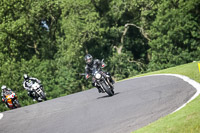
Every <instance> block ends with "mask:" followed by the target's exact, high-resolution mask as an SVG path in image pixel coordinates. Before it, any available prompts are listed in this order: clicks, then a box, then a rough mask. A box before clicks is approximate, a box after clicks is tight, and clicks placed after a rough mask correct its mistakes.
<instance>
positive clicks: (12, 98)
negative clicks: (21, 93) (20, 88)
mask: <svg viewBox="0 0 200 133" xmlns="http://www.w3.org/2000/svg"><path fill="white" fill-rule="evenodd" d="M5 96H6V99H7V106H8V108H10V109H14V108H19V107H21V105H20V104H19V101H18V99H17V95H16V94H15V93H14V92H12V91H7V92H6V93H5Z"/></svg>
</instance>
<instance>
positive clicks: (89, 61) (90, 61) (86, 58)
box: [85, 54, 93, 64]
mask: <svg viewBox="0 0 200 133" xmlns="http://www.w3.org/2000/svg"><path fill="white" fill-rule="evenodd" d="M92 61H93V57H92V55H90V54H87V55H86V56H85V62H86V64H91V63H92Z"/></svg>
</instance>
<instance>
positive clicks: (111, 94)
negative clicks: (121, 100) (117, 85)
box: [102, 83, 114, 96]
mask: <svg viewBox="0 0 200 133" xmlns="http://www.w3.org/2000/svg"><path fill="white" fill-rule="evenodd" d="M102 86H103V88H104V90H105V92H106V93H107V94H108V95H109V96H113V95H114V91H113V90H112V89H110V88H109V87H108V86H107V85H106V84H105V83H102Z"/></svg>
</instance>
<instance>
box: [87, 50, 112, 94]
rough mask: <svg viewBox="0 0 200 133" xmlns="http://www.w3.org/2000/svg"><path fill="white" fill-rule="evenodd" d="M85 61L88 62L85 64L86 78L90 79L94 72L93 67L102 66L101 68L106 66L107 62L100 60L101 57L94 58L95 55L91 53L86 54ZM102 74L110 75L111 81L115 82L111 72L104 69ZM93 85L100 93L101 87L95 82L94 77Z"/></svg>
mask: <svg viewBox="0 0 200 133" xmlns="http://www.w3.org/2000/svg"><path fill="white" fill-rule="evenodd" d="M85 62H86V66H85V73H86V75H85V78H86V79H88V78H89V77H90V75H91V74H92V70H93V68H100V69H101V68H104V67H105V63H104V62H102V61H100V60H99V59H94V60H93V57H92V55H90V54H87V55H86V56H85ZM102 74H103V75H104V76H106V77H108V78H109V80H110V82H111V83H112V84H114V80H113V79H112V77H111V76H110V73H109V72H103V71H102ZM92 85H93V86H94V87H96V88H97V89H98V91H99V93H100V92H101V87H100V86H98V85H97V84H95V79H92Z"/></svg>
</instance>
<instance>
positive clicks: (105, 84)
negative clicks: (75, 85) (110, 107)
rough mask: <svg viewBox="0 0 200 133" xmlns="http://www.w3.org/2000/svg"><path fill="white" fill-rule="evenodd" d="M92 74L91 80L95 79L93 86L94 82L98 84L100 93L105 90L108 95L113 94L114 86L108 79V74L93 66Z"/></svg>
mask: <svg viewBox="0 0 200 133" xmlns="http://www.w3.org/2000/svg"><path fill="white" fill-rule="evenodd" d="M92 76H93V77H92V78H93V80H94V81H95V82H94V83H95V86H96V84H97V85H98V86H100V91H101V92H102V93H105V92H106V93H107V94H108V95H109V96H113V95H114V93H115V92H114V86H113V84H112V83H111V81H110V80H109V76H108V75H106V74H105V73H104V72H103V71H101V69H98V68H93V72H92Z"/></svg>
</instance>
